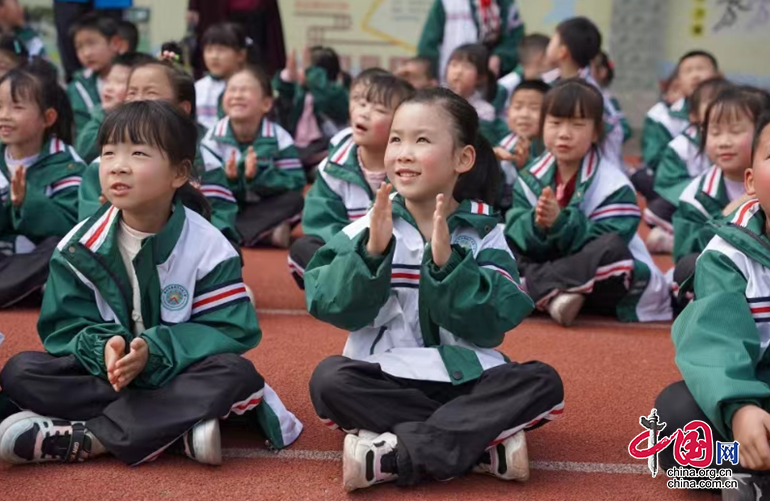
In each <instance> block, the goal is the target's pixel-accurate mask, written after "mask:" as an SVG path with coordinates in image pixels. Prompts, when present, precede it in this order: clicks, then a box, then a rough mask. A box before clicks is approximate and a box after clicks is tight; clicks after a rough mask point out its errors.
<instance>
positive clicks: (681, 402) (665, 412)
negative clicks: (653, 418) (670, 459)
mask: <svg viewBox="0 0 770 501" xmlns="http://www.w3.org/2000/svg"><path fill="white" fill-rule="evenodd" d="M655 408H656V409H657V410H658V416H660V421H661V422H665V423H667V426H666V430H665V431H664V432H663V433H662V434H663V435H668V434H670V433H673V432H674V431H675V430H677V429H678V428H681V427H683V426H684V425H686V424H687V423H689V422H690V421H692V420H693V419H703V417H704V416H703V412H702V411H701V410H700V407H699V406H698V403H697V402H696V401H695V399H694V398H693V396H692V394H691V393H690V390H689V389H688V388H687V384H686V383H685V382H684V381H679V382H676V383H674V384H671V385H669V386H667V387H666V388H665V389H664V390H663V391H661V392H660V394H659V395H658V397H657V398H656V399H655Z"/></svg>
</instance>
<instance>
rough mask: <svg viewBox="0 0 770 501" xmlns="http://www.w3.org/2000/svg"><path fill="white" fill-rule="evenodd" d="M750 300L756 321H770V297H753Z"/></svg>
mask: <svg viewBox="0 0 770 501" xmlns="http://www.w3.org/2000/svg"><path fill="white" fill-rule="evenodd" d="M748 301H749V307H750V308H751V316H753V317H754V321H755V322H756V323H758V324H759V323H764V322H770V297H753V298H749V299H748Z"/></svg>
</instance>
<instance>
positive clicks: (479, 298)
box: [305, 195, 534, 384]
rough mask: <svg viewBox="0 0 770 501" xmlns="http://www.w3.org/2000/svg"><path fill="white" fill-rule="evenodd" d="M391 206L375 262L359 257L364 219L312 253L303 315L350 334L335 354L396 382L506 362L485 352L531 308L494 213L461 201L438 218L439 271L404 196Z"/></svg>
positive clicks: (455, 376)
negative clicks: (445, 248)
mask: <svg viewBox="0 0 770 501" xmlns="http://www.w3.org/2000/svg"><path fill="white" fill-rule="evenodd" d="M392 201H393V238H392V239H391V241H390V243H389V244H388V247H387V250H386V251H385V254H384V255H383V256H380V257H373V256H370V255H369V254H368V253H367V252H366V243H367V241H368V239H369V224H370V216H371V214H367V215H366V216H364V217H362V218H361V219H359V220H358V221H356V222H355V223H352V224H350V225H348V226H347V227H346V228H345V229H344V230H343V231H342V232H340V233H338V234H337V235H336V236H335V237H334V238H333V239H332V241H331V242H329V243H328V244H327V245H325V246H324V247H322V248H321V249H320V250H318V252H317V253H316V254H315V256H314V257H313V259H312V260H311V262H310V264H309V265H308V268H307V271H306V272H305V294H306V299H307V307H308V311H309V312H310V314H311V315H313V316H315V317H316V318H318V319H319V320H322V321H324V322H328V323H330V324H332V325H334V326H336V327H339V328H341V329H347V330H349V331H351V333H350V335H349V337H348V341H347V343H346V345H345V349H344V350H343V352H342V354H343V355H344V356H346V357H349V358H352V359H354V360H363V361H366V362H372V363H377V364H380V366H381V367H382V370H383V371H384V372H386V373H388V374H390V375H392V376H395V377H400V378H407V379H416V380H427V381H440V382H451V383H452V384H463V383H466V382H469V381H473V380H475V379H477V378H478V377H479V376H481V373H482V372H483V371H485V370H487V369H490V368H492V367H495V366H498V365H500V364H503V363H506V361H507V359H506V357H505V355H503V354H502V353H500V352H498V351H495V350H494V348H495V347H497V346H499V345H500V344H501V343H502V341H503V338H504V337H505V333H506V332H507V331H509V330H511V329H513V328H514V327H516V326H517V325H518V324H519V323H520V322H521V321H522V320H523V319H524V318H525V317H526V316H527V315H529V313H530V312H531V311H532V309H533V307H534V305H533V303H532V300H531V299H530V298H529V296H527V294H526V293H525V292H523V291H522V289H521V288H520V287H519V276H518V272H517V269H516V263H515V261H514V258H513V255H512V254H511V251H510V249H509V248H508V246H507V244H506V242H505V236H504V235H503V232H502V230H501V229H500V228H499V227H498V225H497V221H498V215H497V214H495V213H494V212H493V210H492V208H491V207H490V206H488V205H486V204H483V203H478V202H472V201H468V200H466V201H464V202H463V203H462V204H461V205H460V207H459V208H458V209H457V210H456V211H455V212H454V213H453V214H452V215H450V216H449V218H448V219H447V224H448V226H449V232H450V235H451V244H452V254H451V257H450V259H449V261H448V262H447V263H446V265H444V267H443V268H439V267H438V266H436V265H435V263H433V259H432V251H431V246H430V243H429V242H426V241H425V239H424V238H423V236H422V234H421V233H420V230H419V229H418V228H417V224H416V223H415V221H414V219H413V218H412V216H411V215H410V214H409V212H408V211H407V210H406V207H405V205H404V201H403V199H402V198H401V197H400V196H398V195H393V196H392Z"/></svg>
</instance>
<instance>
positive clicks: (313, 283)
mask: <svg viewBox="0 0 770 501" xmlns="http://www.w3.org/2000/svg"><path fill="white" fill-rule="evenodd" d="M478 128H479V126H478V118H477V115H476V113H475V111H474V109H473V107H472V106H470V105H469V104H468V102H467V101H465V100H464V99H462V98H460V97H459V96H457V95H456V94H453V93H452V92H450V91H448V90H446V89H441V88H439V89H431V90H427V91H421V92H419V93H418V94H416V95H415V97H414V98H412V99H408V100H406V101H404V102H403V103H402V104H401V106H399V107H398V110H397V111H396V114H395V117H394V119H393V126H392V127H391V131H390V143H389V144H388V149H387V152H386V155H385V163H386V165H387V172H388V179H390V180H391V181H392V182H393V188H395V190H397V191H398V193H399V194H398V195H393V196H389V193H390V190H391V186H390V185H388V184H385V183H382V186H381V187H380V188H379V189H378V190H377V195H376V201H375V203H374V207H373V209H372V210H371V211H369V212H368V213H367V214H366V215H365V216H364V217H362V218H361V219H359V220H358V221H356V222H354V223H352V224H350V225H349V226H347V227H346V228H345V229H344V230H343V231H342V232H340V233H338V234H337V235H336V236H335V237H334V238H333V239H332V240H331V242H329V243H328V244H327V245H326V246H325V247H323V248H322V249H321V250H319V251H318V253H317V254H316V256H315V257H314V258H313V260H312V261H311V263H310V265H309V266H308V270H307V273H306V274H305V280H306V284H307V290H306V296H307V305H308V311H309V312H310V313H311V314H312V315H313V316H315V317H316V318H318V319H320V320H323V321H325V322H329V323H331V324H332V325H334V326H336V327H338V328H341V329H346V330H350V331H352V332H351V333H350V335H349V337H348V341H347V344H346V345H345V349H344V351H343V353H342V356H332V357H329V358H327V359H326V360H324V361H322V362H321V363H320V365H319V366H318V367H317V368H316V370H315V372H314V373H313V376H312V377H311V380H310V397H311V400H312V402H313V406H314V407H315V410H316V413H317V414H318V416H319V417H320V418H321V420H322V421H323V422H324V423H326V425H327V426H329V427H331V428H333V429H336V428H338V427H339V428H342V429H343V430H347V431H348V433H350V434H349V435H347V436H346V437H345V446H344V451H343V453H342V457H343V459H342V461H343V479H342V481H343V485H344V487H345V489H346V490H348V491H352V490H355V489H360V488H365V487H369V486H371V485H374V484H378V483H382V482H390V481H397V482H398V483H399V484H400V485H413V484H416V483H417V482H419V481H421V480H423V479H438V480H448V479H450V478H453V477H456V476H459V475H463V474H465V473H468V472H469V471H471V469H474V471H477V472H484V473H488V474H491V475H494V476H496V477H498V478H500V479H504V480H519V481H526V480H527V479H528V478H529V459H528V457H527V452H526V439H525V437H524V430H529V429H532V428H535V427H537V426H541V425H543V424H545V423H546V422H547V421H549V420H552V419H555V418H556V417H558V416H559V415H560V414H561V413H562V410H563V407H564V402H563V399H564V393H563V387H562V382H561V378H560V377H559V375H558V374H557V373H556V371H555V370H554V369H553V368H551V367H550V366H548V365H546V364H544V363H542V362H536V361H533V362H527V363H524V364H518V363H515V362H509V361H508V359H507V358H506V357H505V355H503V354H502V353H500V352H498V351H496V350H494V349H493V348H495V347H497V346H499V345H500V344H501V343H502V342H503V338H504V337H505V333H506V332H507V331H510V330H511V329H513V328H514V327H516V326H517V325H518V324H519V323H520V322H521V321H522V320H523V319H524V318H525V317H526V316H527V315H528V314H529V313H530V312H531V311H532V307H533V304H532V300H531V299H530V298H529V297H527V295H526V293H524V292H523V291H522V289H521V288H520V286H519V280H518V274H517V272H516V263H515V261H514V259H513V256H512V255H511V252H510V250H509V249H508V246H507V245H506V242H505V237H504V235H503V232H502V230H501V229H500V227H499V226H498V225H497V221H498V215H497V214H495V213H494V211H493V210H492V208H491V207H490V204H491V203H492V201H493V200H494V198H495V195H496V193H497V183H498V182H499V172H500V171H499V167H498V166H497V161H496V159H495V157H494V153H493V152H492V148H491V147H490V146H489V144H488V143H487V142H486V141H485V140H484V139H483V137H482V136H480V135H479V132H478ZM437 395H440V397H438V396H437ZM350 430H360V431H358V434H357V435H356V434H354V433H355V432H352V431H350ZM474 466H475V468H474Z"/></svg>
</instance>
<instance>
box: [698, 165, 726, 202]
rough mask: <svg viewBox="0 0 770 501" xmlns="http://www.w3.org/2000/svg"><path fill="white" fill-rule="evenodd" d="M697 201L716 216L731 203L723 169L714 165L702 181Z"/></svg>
mask: <svg viewBox="0 0 770 501" xmlns="http://www.w3.org/2000/svg"><path fill="white" fill-rule="evenodd" d="M695 199H696V200H697V201H698V202H700V204H701V205H703V207H704V208H705V209H706V210H707V211H708V213H709V214H716V213H718V212H720V211H721V210H722V209H723V208H725V207H726V206H727V204H729V203H730V200H728V198H727V188H726V187H725V183H724V175H723V173H722V169H720V168H719V167H717V166H716V165H712V166H711V168H710V169H709V170H707V171H706V174H705V175H704V176H703V179H702V180H701V183H700V186H699V187H698V191H697V192H696V193H695Z"/></svg>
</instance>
